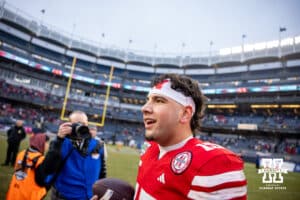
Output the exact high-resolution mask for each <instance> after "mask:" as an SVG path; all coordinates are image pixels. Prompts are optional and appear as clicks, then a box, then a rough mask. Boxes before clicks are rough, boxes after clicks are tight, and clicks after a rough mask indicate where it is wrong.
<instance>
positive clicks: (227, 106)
mask: <svg viewBox="0 0 300 200" xmlns="http://www.w3.org/2000/svg"><path fill="white" fill-rule="evenodd" d="M207 108H228V109H230V108H237V106H236V105H234V104H219V105H215V104H210V105H207Z"/></svg>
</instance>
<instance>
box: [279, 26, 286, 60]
mask: <svg viewBox="0 0 300 200" xmlns="http://www.w3.org/2000/svg"><path fill="white" fill-rule="evenodd" d="M284 31H286V28H285V27H279V33H278V37H279V39H278V40H279V48H278V57H281V45H282V44H281V33H282V32H284Z"/></svg>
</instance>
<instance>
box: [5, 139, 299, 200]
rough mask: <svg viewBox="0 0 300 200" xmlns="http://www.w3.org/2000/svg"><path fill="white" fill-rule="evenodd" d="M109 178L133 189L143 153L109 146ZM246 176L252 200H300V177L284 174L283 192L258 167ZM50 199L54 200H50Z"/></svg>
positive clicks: (8, 172)
mask: <svg viewBox="0 0 300 200" xmlns="http://www.w3.org/2000/svg"><path fill="white" fill-rule="evenodd" d="M27 144H28V143H27V141H24V142H22V145H21V148H25V147H26V146H27ZM6 147H7V144H6V141H5V138H4V137H3V136H1V135H0V152H1V153H0V163H3V161H4V159H5V153H6ZM107 148H108V159H107V170H108V177H114V178H119V179H122V180H125V181H128V182H129V183H131V184H132V185H133V186H134V185H135V178H136V173H137V166H138V159H139V153H138V151H137V150H135V149H131V148H128V147H122V148H121V149H118V148H117V147H116V146H110V145H108V146H107ZM12 172H13V169H12V168H11V167H2V166H0V200H2V199H5V193H6V191H7V188H8V184H9V181H10V178H11V176H12ZM245 174H246V177H247V181H248V199H250V200H251V199H258V200H262V199H266V200H276V199H278V200H283V199H284V200H299V199H300V173H288V174H283V177H284V182H283V184H281V185H280V189H273V190H265V189H263V187H264V185H263V184H262V175H261V174H257V172H256V169H255V166H254V164H252V163H246V164H245ZM46 199H50V198H49V197H47V198H46Z"/></svg>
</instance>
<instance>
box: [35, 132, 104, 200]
mask: <svg viewBox="0 0 300 200" xmlns="http://www.w3.org/2000/svg"><path fill="white" fill-rule="evenodd" d="M103 164H104V148H103V145H100V143H99V141H98V140H96V139H90V141H89V143H88V146H87V150H86V154H84V155H83V154H82V153H80V152H79V150H77V149H76V148H74V147H73V144H72V142H71V140H70V139H68V138H65V139H56V140H54V141H53V142H52V143H51V145H50V149H49V152H48V154H47V155H46V158H45V161H44V163H43V164H42V167H41V169H38V173H40V174H38V175H37V176H39V175H40V176H41V177H46V178H45V179H44V182H48V181H49V180H52V179H53V177H55V176H56V177H55V182H54V187H55V189H56V190H57V191H58V193H59V194H60V195H61V196H62V197H64V198H65V199H72V200H73V199H74V200H76V199H78V200H79V199H80V200H83V199H90V198H91V197H92V186H93V184H94V183H95V181H96V180H98V179H99V178H104V177H105V176H106V172H105V170H106V169H105V165H103ZM51 168H52V169H51ZM53 168H54V170H53ZM103 172H104V175H103ZM55 174H56V175H55ZM41 177H40V178H39V179H41ZM45 180H46V181H45ZM40 181H41V180H37V182H38V183H39V182H40Z"/></svg>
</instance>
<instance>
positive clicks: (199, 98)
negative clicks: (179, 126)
mask: <svg viewBox="0 0 300 200" xmlns="http://www.w3.org/2000/svg"><path fill="white" fill-rule="evenodd" d="M165 79H170V80H171V87H172V89H174V90H176V91H178V92H181V93H182V94H184V95H185V96H190V97H192V98H193V100H194V102H195V107H196V110H195V113H194V115H193V117H192V120H191V122H190V125H191V129H192V131H193V132H194V133H195V131H197V130H199V129H200V125H201V119H202V118H203V116H204V110H205V100H206V97H205V96H204V95H203V94H202V92H201V90H200V88H199V85H198V82H197V81H196V80H193V79H192V78H190V77H188V76H185V75H178V74H163V75H160V76H158V77H155V78H154V80H153V81H152V84H151V86H152V87H154V86H155V85H157V84H158V83H161V82H162V81H163V80H165Z"/></svg>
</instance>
